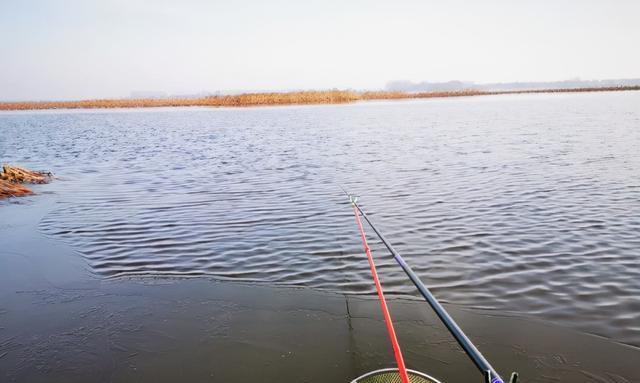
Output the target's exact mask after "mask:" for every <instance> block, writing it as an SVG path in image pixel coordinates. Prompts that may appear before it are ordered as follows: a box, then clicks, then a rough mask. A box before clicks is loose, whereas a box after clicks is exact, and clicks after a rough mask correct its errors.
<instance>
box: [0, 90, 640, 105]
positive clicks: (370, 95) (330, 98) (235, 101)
mask: <svg viewBox="0 0 640 383" xmlns="http://www.w3.org/2000/svg"><path fill="white" fill-rule="evenodd" d="M625 90H640V86H623V87H600V88H574V89H535V90H509V91H482V90H476V89H467V90H460V91H450V92H420V93H407V92H387V91H370V92H356V91H349V90H328V91H304V92H280V93H277V92H273V93H245V94H239V95H229V96H208V97H194V98H159V99H105V100H81V101H35V102H2V103H0V110H33V109H89V108H150V107H175V106H213V107H216V106H217V107H223V106H227V107H242V106H263V105H296V104H300V105H302V104H342V103H349V102H356V101H367V100H401V99H412V98H435V97H462V96H483V95H496V94H522V93H573V92H602V91H625Z"/></svg>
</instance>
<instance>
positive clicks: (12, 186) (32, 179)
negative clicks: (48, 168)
mask: <svg viewBox="0 0 640 383" xmlns="http://www.w3.org/2000/svg"><path fill="white" fill-rule="evenodd" d="M52 179H53V175H52V174H51V173H49V172H42V171H33V170H29V169H25V168H21V167H18V166H11V165H3V166H2V172H0V199H3V198H9V197H23V196H26V195H30V194H33V191H32V190H31V189H29V188H28V187H26V186H24V185H23V184H25V183H26V184H46V183H49V182H51V180H52Z"/></svg>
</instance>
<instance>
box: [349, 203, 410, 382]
mask: <svg viewBox="0 0 640 383" xmlns="http://www.w3.org/2000/svg"><path fill="white" fill-rule="evenodd" d="M353 212H354V214H355V215H356V222H357V223H358V229H360V237H362V244H363V245H364V252H365V253H366V254H367V259H368V260H369V267H370V268H371V275H373V281H374V282H375V284H376V291H377V292H378V299H379V300H380V308H381V309H382V314H383V315H384V323H385V324H386V325H387V332H388V333H389V339H390V340H391V345H392V346H393V354H394V355H395V357H396V364H397V365H398V372H399V373H400V378H401V379H402V383H409V376H408V375H407V367H406V366H405V365H404V358H403V357H402V351H401V350H400V344H398V338H397V337H396V330H395V329H394V328H393V322H392V321H391V314H389V308H388V307H387V301H386V300H385V299H384V293H383V292H382V285H380V280H379V279H378V272H377V271H376V264H375V263H374V262H373V256H372V255H371V249H369V245H368V244H367V237H366V235H365V234H364V228H363V227H362V221H361V220H360V214H359V212H358V209H357V208H356V206H355V205H353Z"/></svg>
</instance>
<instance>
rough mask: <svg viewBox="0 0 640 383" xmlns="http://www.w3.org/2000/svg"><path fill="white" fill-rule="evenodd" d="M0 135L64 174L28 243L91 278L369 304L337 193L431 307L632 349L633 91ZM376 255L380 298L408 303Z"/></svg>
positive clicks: (638, 99) (636, 212) (636, 149)
mask: <svg viewBox="0 0 640 383" xmlns="http://www.w3.org/2000/svg"><path fill="white" fill-rule="evenodd" d="M0 131H1V138H0V160H2V161H3V162H8V163H17V164H21V165H25V166H29V167H33V168H37V169H47V170H50V171H52V172H54V173H55V174H56V175H57V176H58V177H59V179H58V180H56V182H54V183H52V184H50V185H46V186H42V187H38V191H40V192H50V193H54V194H55V197H56V203H55V206H54V208H53V209H52V210H51V211H50V212H49V213H48V214H47V215H46V216H45V217H44V218H43V219H42V221H41V222H40V224H39V230H40V231H41V232H42V233H44V234H45V235H47V236H48V237H50V238H53V239H56V240H60V241H63V242H64V243H66V244H68V245H69V246H71V247H72V248H73V249H74V250H76V251H77V252H78V253H79V254H81V255H82V256H83V257H84V258H86V260H87V262H88V264H89V265H90V267H91V269H92V270H93V272H94V273H95V274H96V275H98V276H100V277H101V278H112V279H113V278H122V277H127V276H134V275H141V274H144V275H153V276H162V275H171V276H198V275H208V276H213V277H215V278H222V279H231V280H242V281H252V282H261V283H265V284H277V285H295V286H308V287H311V288H315V289H321V290H328V291H331V292H339V293H347V294H373V292H374V289H373V284H372V281H371V278H370V274H369V270H368V265H367V262H366V258H365V256H364V254H363V252H362V244H361V243H360V240H359V237H358V233H357V227H356V224H355V221H354V217H353V212H352V210H351V208H350V206H349V204H348V201H347V199H346V197H345V196H344V194H342V191H341V190H340V188H339V186H338V184H341V185H343V186H344V187H345V188H347V189H348V190H349V191H350V192H352V193H356V194H358V195H359V196H360V198H361V199H360V201H361V205H362V207H363V208H364V209H365V211H367V212H368V213H369V215H370V216H371V218H372V219H373V220H374V221H375V222H376V223H377V225H378V226H379V228H380V229H381V230H382V231H383V232H384V233H385V235H386V236H387V238H388V239H390V241H391V242H392V243H393V244H394V245H395V246H396V248H397V250H399V251H400V253H401V254H403V256H404V257H405V258H406V260H407V262H408V263H409V264H411V265H412V266H413V267H414V269H415V271H416V272H417V273H418V274H419V275H420V276H421V277H422V278H423V280H424V281H425V282H426V284H427V285H429V286H430V287H432V289H433V292H434V293H435V295H436V296H437V297H438V298H440V299H441V300H443V301H445V302H450V303H455V304H457V305H460V306H462V307H466V308H475V309H482V310H488V311H489V312H494V313H496V314H507V315H516V316H524V317H530V318H539V319H542V320H545V321H550V322H553V323H557V324H560V325H563V326H568V327H571V328H574V329H577V330H580V331H583V332H589V333H594V334H598V335H602V336H605V337H607V338H610V339H613V340H615V341H617V342H621V343H626V344H631V345H635V346H638V345H640V282H639V281H640V255H639V254H640V253H639V250H640V236H639V231H640V170H639V169H640V93H639V92H614V93H590V94H565V95H516V96H487V97H473V98H451V99H432V100H417V101H402V102H380V103H376V102H371V103H360V104H350V105H329V106H303V107H298V106H294V107H273V108H244V109H198V108H192V109H156V110H149V109H147V110H105V111H52V112H29V113H22V112H21V113H2V114H0ZM3 203H15V201H14V202H3ZM0 208H1V207H0ZM369 231H370V233H372V232H371V230H369ZM371 245H372V248H373V250H374V256H375V257H376V260H377V262H378V267H379V272H380V274H381V280H382V283H383V286H384V288H385V290H386V291H387V293H388V294H391V295H402V296H412V295H415V291H414V289H413V287H412V285H411V283H410V282H409V281H408V280H407V278H406V277H405V276H404V274H403V273H402V271H401V269H399V267H398V266H396V265H395V263H394V262H393V260H392V259H391V258H390V257H389V256H388V254H387V253H386V252H385V251H384V248H383V247H382V246H381V245H380V244H379V242H378V241H376V240H375V239H374V238H373V237H372V238H371Z"/></svg>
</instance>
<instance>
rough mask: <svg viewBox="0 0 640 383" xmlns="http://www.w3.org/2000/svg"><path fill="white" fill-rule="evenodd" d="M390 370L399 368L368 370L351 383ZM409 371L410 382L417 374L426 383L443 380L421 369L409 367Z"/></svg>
mask: <svg viewBox="0 0 640 383" xmlns="http://www.w3.org/2000/svg"><path fill="white" fill-rule="evenodd" d="M389 372H396V373H398V369H397V368H382V369H379V370H374V371H370V372H367V373H366V374H364V375H360V376H359V377H357V378H355V379H353V380H352V381H351V383H362V382H366V379H367V378H370V379H371V378H372V377H373V376H375V375H379V374H385V373H389ZM407 372H408V374H409V381H410V382H414V380H413V379H412V377H413V376H417V377H419V378H422V379H424V382H425V383H426V382H429V383H442V382H440V381H439V380H438V379H436V378H434V377H432V376H429V375H427V374H425V373H422V372H420V371H416V370H410V369H407ZM397 381H398V382H400V374H399V373H398V380H397ZM419 382H420V381H418V382H417V383H419Z"/></svg>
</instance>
